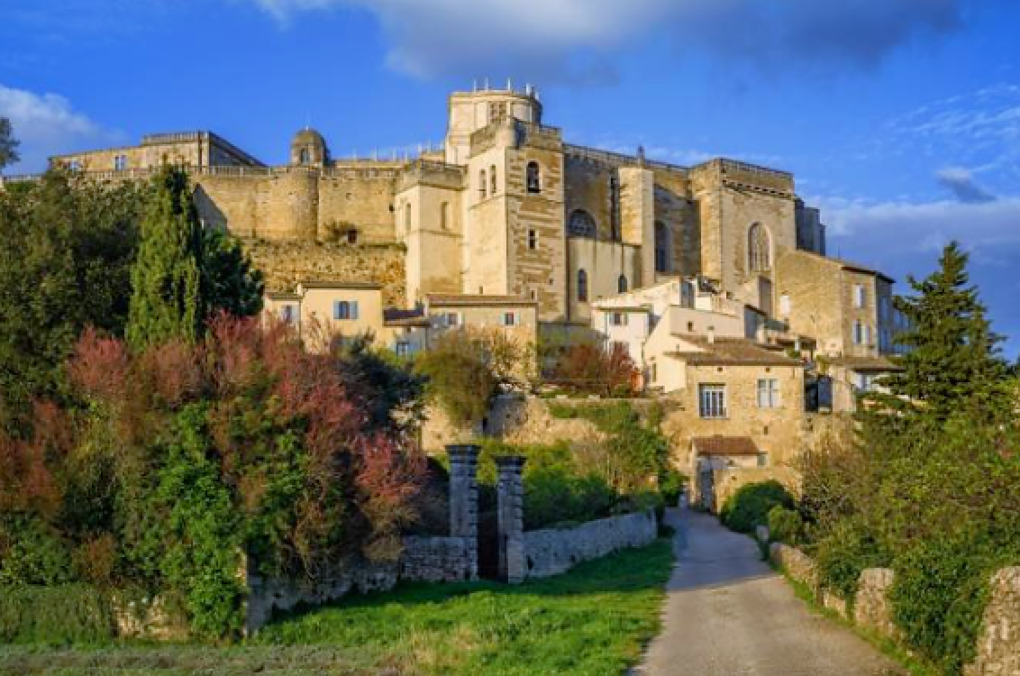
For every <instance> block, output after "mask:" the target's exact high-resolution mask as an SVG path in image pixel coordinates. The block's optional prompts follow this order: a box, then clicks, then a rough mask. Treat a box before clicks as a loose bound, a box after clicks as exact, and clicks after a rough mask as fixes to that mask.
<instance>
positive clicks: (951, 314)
mask: <svg viewBox="0 0 1020 676" xmlns="http://www.w3.org/2000/svg"><path fill="white" fill-rule="evenodd" d="M967 258H968V256H967V254H966V253H965V252H963V251H962V250H961V249H960V246H959V244H958V243H956V242H952V243H951V244H949V245H948V246H946V248H945V250H944V251H943V253H942V257H941V258H940V259H939V269H938V270H936V271H935V272H933V273H932V274H931V275H929V276H928V277H927V278H925V279H923V280H920V281H918V280H917V279H915V278H914V277H910V278H909V282H910V286H911V287H912V288H913V290H914V291H915V292H916V295H915V296H913V297H907V298H900V299H898V300H897V307H898V309H899V310H900V311H902V312H903V314H904V315H905V316H906V318H907V320H908V324H909V326H910V328H909V329H908V330H907V331H906V332H904V333H901V334H900V335H899V336H897V338H896V340H897V342H898V343H899V344H901V345H903V346H905V347H906V348H907V351H906V353H905V354H903V355H902V356H899V357H896V358H894V361H895V362H896V363H897V365H898V366H900V367H901V368H902V369H903V370H902V371H901V372H899V373H894V374H892V375H890V376H888V377H887V378H885V380H884V383H883V384H884V385H885V386H886V387H887V388H888V390H889V391H890V393H891V395H892V397H885V398H884V399H883V403H885V404H889V405H892V406H893V407H895V408H896V409H898V410H901V409H904V403H905V402H909V403H907V404H906V409H907V410H908V411H914V412H918V411H923V413H924V414H925V415H926V416H930V417H932V418H933V419H934V420H937V421H945V420H946V419H948V418H949V416H950V415H951V414H952V413H953V412H954V411H956V410H957V409H958V408H959V407H960V405H961V403H962V402H968V403H974V404H977V405H979V406H983V405H987V404H992V405H994V404H996V403H999V402H996V401H993V400H994V399H997V398H998V395H1000V394H1001V391H1000V387H1001V384H1002V383H1003V382H1004V376H1005V373H1006V366H1005V363H1004V362H1003V361H1002V359H1001V358H1000V357H999V354H998V344H999V343H1000V342H1001V338H1000V337H999V336H997V335H995V334H994V333H992V330H991V326H990V324H989V321H988V319H987V316H986V310H985V306H984V305H983V304H982V303H981V301H980V300H979V299H978V294H977V290H976V289H975V288H974V287H973V286H969V285H968V284H969V276H968V274H967ZM990 399H991V400H990Z"/></svg>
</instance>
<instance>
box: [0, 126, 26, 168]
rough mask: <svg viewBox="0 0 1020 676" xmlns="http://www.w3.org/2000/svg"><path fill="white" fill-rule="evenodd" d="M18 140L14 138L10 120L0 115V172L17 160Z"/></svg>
mask: <svg viewBox="0 0 1020 676" xmlns="http://www.w3.org/2000/svg"><path fill="white" fill-rule="evenodd" d="M18 145H19V143H18V140H17V139H16V138H14V136H13V133H12V131H11V121H10V120H8V119H7V118H6V117H0V172H2V171H3V170H4V167H8V166H10V165H12V164H14V163H15V162H17V161H18V160H19V159H21V157H20V156H19V155H18Z"/></svg>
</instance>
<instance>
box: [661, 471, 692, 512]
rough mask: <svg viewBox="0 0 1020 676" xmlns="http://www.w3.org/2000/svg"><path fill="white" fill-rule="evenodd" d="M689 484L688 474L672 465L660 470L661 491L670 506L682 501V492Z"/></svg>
mask: <svg viewBox="0 0 1020 676" xmlns="http://www.w3.org/2000/svg"><path fill="white" fill-rule="evenodd" d="M686 486H687V475H686V474H684V473H683V472H680V471H678V470H676V469H674V468H672V467H667V468H666V469H664V470H662V471H660V472H659V493H660V494H661V495H662V499H663V500H665V501H666V504H667V505H668V506H670V507H675V506H676V505H677V504H678V503H679V502H680V494H681V493H683V491H684V488H685V487H686Z"/></svg>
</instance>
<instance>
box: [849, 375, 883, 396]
mask: <svg viewBox="0 0 1020 676" xmlns="http://www.w3.org/2000/svg"><path fill="white" fill-rule="evenodd" d="M877 380H878V376H876V375H875V374H873V373H854V375H853V383H854V387H855V388H856V389H857V390H858V391H859V392H871V391H872V390H873V389H875V384H876V381H877Z"/></svg>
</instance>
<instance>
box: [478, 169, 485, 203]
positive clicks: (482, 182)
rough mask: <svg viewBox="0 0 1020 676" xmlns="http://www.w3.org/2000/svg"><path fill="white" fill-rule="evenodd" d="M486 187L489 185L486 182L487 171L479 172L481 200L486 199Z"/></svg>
mask: <svg viewBox="0 0 1020 676" xmlns="http://www.w3.org/2000/svg"><path fill="white" fill-rule="evenodd" d="M486 185H487V184H486V182H485V170H484V169H482V170H481V171H480V172H478V197H479V199H485V190H486Z"/></svg>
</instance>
